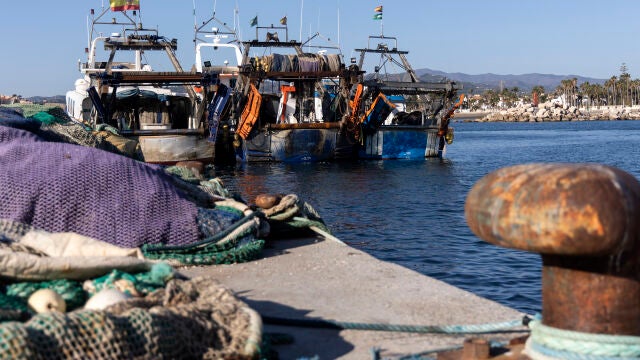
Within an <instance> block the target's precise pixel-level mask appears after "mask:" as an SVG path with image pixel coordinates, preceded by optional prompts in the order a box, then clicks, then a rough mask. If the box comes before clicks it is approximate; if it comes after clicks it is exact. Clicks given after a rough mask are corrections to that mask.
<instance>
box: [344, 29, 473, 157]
mask: <svg viewBox="0 0 640 360" xmlns="http://www.w3.org/2000/svg"><path fill="white" fill-rule="evenodd" d="M372 43H375V44H372ZM355 51H356V52H358V53H359V54H360V58H359V60H358V62H357V67H358V69H360V70H364V69H368V68H371V66H370V65H371V64H372V63H371V62H366V60H370V59H367V56H369V57H373V58H377V60H378V62H377V63H375V62H374V63H375V66H373V67H372V69H373V71H365V73H364V74H362V75H360V79H359V82H358V84H357V85H355V86H354V89H353V92H352V93H353V100H352V101H351V107H352V109H353V113H352V114H351V116H350V117H349V118H348V123H349V127H350V129H352V131H353V133H354V136H355V137H356V139H357V140H358V141H359V143H360V148H359V150H358V156H359V158H361V159H424V158H425V157H442V156H443V154H444V152H445V148H446V144H447V143H449V144H450V143H451V142H452V141H453V129H452V128H451V127H449V120H450V118H451V117H452V116H453V114H454V111H455V110H456V109H457V107H459V106H460V105H461V103H462V100H463V97H464V95H461V96H460V98H459V101H458V102H457V103H455V104H454V101H455V97H456V93H457V90H459V89H462V86H461V85H459V84H456V83H455V82H452V81H446V80H443V81H441V82H422V81H420V80H419V79H418V77H417V76H416V73H415V72H414V70H413V69H412V67H411V65H410V63H409V61H408V60H407V58H406V55H407V54H408V51H403V50H399V49H398V45H397V39H396V38H395V37H388V36H384V35H380V36H369V39H368V43H367V47H366V48H361V49H356V50H355ZM351 60H352V62H353V63H356V59H355V58H352V59H351ZM397 69H401V72H397ZM394 71H395V72H394Z"/></svg>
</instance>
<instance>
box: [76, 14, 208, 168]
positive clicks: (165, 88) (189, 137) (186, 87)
mask: <svg viewBox="0 0 640 360" xmlns="http://www.w3.org/2000/svg"><path fill="white" fill-rule="evenodd" d="M110 10H111V9H110V8H108V7H107V8H103V9H102V11H101V12H100V13H99V14H97V15H96V13H95V11H94V10H93V9H92V10H91V15H92V19H91V28H90V34H89V39H90V40H89V46H88V47H87V49H86V52H87V61H86V62H84V63H81V64H80V72H81V73H82V74H83V77H82V78H81V79H78V80H76V82H75V89H74V90H71V91H69V92H67V94H66V98H67V113H68V115H69V116H70V117H71V118H73V119H75V120H77V121H81V122H83V123H85V124H88V125H90V126H91V127H92V128H93V129H95V130H97V129H103V128H104V127H105V126H110V127H111V129H112V131H114V132H117V134H118V135H120V136H122V137H125V138H126V139H127V140H129V141H132V142H134V143H135V144H136V148H137V149H138V151H137V152H136V154H137V157H138V158H139V159H140V160H143V161H145V162H150V163H159V164H174V163H176V162H179V161H189V160H196V161H201V162H204V163H211V162H213V160H214V157H215V147H214V143H215V137H212V136H211V133H210V131H209V127H208V126H205V125H206V124H204V122H205V121H206V117H205V115H206V111H207V105H208V103H207V102H206V100H207V99H208V98H209V97H211V96H210V95H208V94H207V91H208V89H209V88H210V85H212V84H215V83H216V82H217V77H215V76H209V77H203V76H202V74H201V73H197V72H195V71H193V72H189V71H184V70H183V68H182V66H181V65H180V63H179V61H178V59H177V58H176V55H175V51H176V49H177V46H178V45H177V40H175V39H169V38H166V37H163V36H160V35H159V34H158V31H157V30H155V29H146V28H144V27H143V26H142V23H141V22H139V21H138V20H139V17H138V18H136V16H137V13H136V11H135V10H134V11H129V12H127V11H116V12H114V15H115V16H116V17H113V18H111V19H109V20H110V21H106V17H107V13H108V12H109V11H110ZM104 29H118V31H117V32H107V33H108V34H109V35H103V33H99V32H98V31H99V30H102V31H104ZM100 47H103V50H104V51H102V50H101V49H100ZM99 52H101V53H105V54H104V55H105V57H106V60H105V61H98V60H97V57H98V53H99ZM152 53H164V54H165V55H166V60H168V61H169V62H170V63H171V64H172V65H173V71H154V70H153V68H152V67H151V66H150V65H149V64H143V62H142V60H143V56H144V58H145V59H146V58H147V56H149V55H151V54H152ZM122 59H124V61H122ZM166 60H165V61H166ZM196 89H199V92H196Z"/></svg>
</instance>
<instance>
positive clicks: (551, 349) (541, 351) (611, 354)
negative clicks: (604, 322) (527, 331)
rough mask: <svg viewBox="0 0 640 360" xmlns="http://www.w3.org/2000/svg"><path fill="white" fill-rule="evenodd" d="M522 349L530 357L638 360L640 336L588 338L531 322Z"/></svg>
mask: <svg viewBox="0 0 640 360" xmlns="http://www.w3.org/2000/svg"><path fill="white" fill-rule="evenodd" d="M529 327H530V328H531V335H530V336H529V340H528V341H527V345H526V350H525V351H526V353H527V354H530V356H532V357H533V356H534V355H542V356H541V357H552V358H559V359H567V360H608V359H611V360H614V359H615V360H621V359H632V358H635V359H637V358H640V336H624V335H609V334H590V333H584V332H579V331H571V330H564V329H558V328H554V327H550V326H546V325H544V324H542V322H541V321H539V320H534V321H532V322H531V323H530V324H529Z"/></svg>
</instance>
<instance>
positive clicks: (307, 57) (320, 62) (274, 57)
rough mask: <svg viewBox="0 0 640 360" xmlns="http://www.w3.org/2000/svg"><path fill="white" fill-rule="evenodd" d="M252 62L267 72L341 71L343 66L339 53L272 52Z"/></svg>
mask: <svg viewBox="0 0 640 360" xmlns="http://www.w3.org/2000/svg"><path fill="white" fill-rule="evenodd" d="M250 62H251V65H252V67H253V69H255V70H257V71H266V72H268V71H275V72H319V71H340V70H341V68H342V61H341V60H340V55H338V54H323V55H320V54H304V55H283V54H271V55H265V56H261V57H255V58H252V59H251V60H250Z"/></svg>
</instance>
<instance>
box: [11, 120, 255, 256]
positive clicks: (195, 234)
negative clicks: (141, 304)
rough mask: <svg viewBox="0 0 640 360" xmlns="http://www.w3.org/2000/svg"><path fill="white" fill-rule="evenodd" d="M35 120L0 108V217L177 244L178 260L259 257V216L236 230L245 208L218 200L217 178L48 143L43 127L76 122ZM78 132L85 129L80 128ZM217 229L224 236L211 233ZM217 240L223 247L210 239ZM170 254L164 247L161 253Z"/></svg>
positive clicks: (135, 242) (130, 243) (127, 242)
mask: <svg viewBox="0 0 640 360" xmlns="http://www.w3.org/2000/svg"><path fill="white" fill-rule="evenodd" d="M40 114H41V115H43V117H46V116H44V115H51V114H49V113H40ZM63 115H64V114H63ZM51 116H53V115H51ZM57 116H58V117H62V115H60V114H58V115H57ZM58 117H56V119H57V118H58ZM34 121H35V120H33V119H25V118H23V117H21V115H19V114H17V113H14V114H7V113H6V112H2V113H0V166H2V168H3V169H6V171H3V172H2V173H0V200H2V203H1V206H0V219H4V220H9V221H13V222H15V223H22V224H27V225H29V226H33V227H34V228H37V229H39V230H43V231H46V232H50V233H62V232H72V233H76V234H80V235H83V236H86V237H89V238H92V239H96V240H99V241H103V242H107V243H109V244H113V245H116V246H120V247H123V248H136V247H142V246H143V245H163V246H169V247H171V246H179V247H181V248H180V251H179V252H175V254H177V255H178V256H177V257H178V258H180V259H181V260H180V259H179V260H176V261H175V262H174V263H175V264H183V263H184V264H193V263H197V264H216V263H229V262H239V261H247V260H251V259H255V258H256V257H257V256H259V253H260V250H261V249H262V247H263V244H264V242H263V241H261V240H259V239H258V238H257V234H258V229H259V227H260V221H259V219H258V218H252V219H250V220H251V221H243V222H242V227H241V228H240V229H239V230H237V231H235V230H236V227H238V226H236V223H240V221H242V220H243V219H244V218H245V214H244V213H243V212H242V211H238V209H234V208H233V207H229V206H217V205H216V204H215V202H216V201H220V200H225V196H226V195H228V192H225V191H224V189H222V187H221V186H220V185H219V184H217V183H216V182H215V181H202V182H201V183H200V184H197V183H194V182H193V181H190V180H193V179H187V180H186V181H185V180H183V179H184V178H180V177H178V176H174V175H172V174H171V173H170V172H168V171H165V169H163V168H162V167H160V166H154V165H149V164H145V163H141V162H138V161H135V160H133V159H130V158H127V157H124V156H119V155H115V154H112V153H109V152H105V151H101V150H99V149H96V148H93V147H87V146H78V145H74V144H70V143H67V142H54V141H48V140H49V139H47V138H43V137H42V136H40V135H41V134H42V133H43V130H42V129H43V128H44V127H47V126H48V127H52V126H57V127H68V128H69V129H71V128H73V127H74V126H76V125H77V124H75V123H71V122H66V123H60V122H58V121H57V120H54V121H51V122H49V121H43V120H42V119H41V120H40V121H35V122H36V123H37V124H35V125H34ZM45 124H57V125H45ZM4 125H9V126H4ZM78 126H79V125H78ZM78 131H80V132H83V131H84V130H82V129H81V126H80V128H78ZM70 132H71V131H69V133H70ZM60 133H62V132H60ZM244 207H245V208H246V206H244ZM238 225H240V224H238ZM232 230H234V231H232ZM217 233H223V235H224V236H218V237H213V235H214V234H217ZM203 240H204V241H207V242H208V243H211V244H213V246H212V247H204V248H192V249H190V250H189V251H188V252H189V253H190V254H191V255H197V257H196V258H192V257H190V256H187V257H184V255H183V254H184V252H185V249H186V248H188V247H190V245H192V244H194V243H201V241H203ZM221 240H222V241H223V242H224V245H223V246H220V245H217V244H214V242H218V241H221ZM245 246H248V247H247V248H245V249H239V250H240V251H239V252H237V251H236V250H238V249H237V248H240V247H245ZM172 251H173V250H172ZM221 251H224V253H223V254H219V252H221ZM170 255H171V252H164V255H162V257H167V256H170ZM150 256H151V258H154V259H155V258H158V256H157V255H150Z"/></svg>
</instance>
